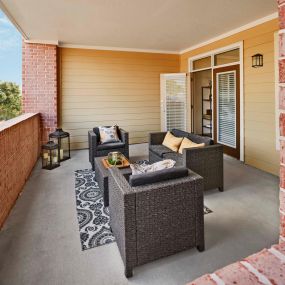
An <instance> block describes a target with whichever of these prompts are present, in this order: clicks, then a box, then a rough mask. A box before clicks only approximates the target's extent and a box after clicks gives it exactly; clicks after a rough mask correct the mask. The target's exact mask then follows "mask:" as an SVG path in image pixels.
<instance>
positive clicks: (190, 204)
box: [109, 167, 204, 277]
mask: <svg viewBox="0 0 285 285" xmlns="http://www.w3.org/2000/svg"><path fill="white" fill-rule="evenodd" d="M183 169H184V171H186V173H185V174H184V176H183V177H180V178H177V176H176V179H170V180H169V176H168V173H166V172H167V171H170V172H172V171H173V170H174V171H175V169H173V168H172V170H168V169H167V170H162V172H163V175H161V174H162V173H160V172H161V171H157V177H158V178H161V177H162V176H168V178H167V179H168V180H165V181H160V182H158V181H157V182H154V183H150V184H145V181H144V180H145V179H140V180H141V182H142V185H141V186H135V187H134V186H131V185H130V184H129V183H131V181H134V180H132V179H131V178H132V176H130V177H129V178H128V177H126V176H127V175H126V176H123V174H122V173H121V172H120V171H119V170H118V169H117V168H115V167H113V168H110V178H109V183H110V188H111V189H112V191H110V193H109V211H110V223H111V228H112V231H113V234H114V236H115V238H116V242H117V245H118V248H119V251H120V254H121V257H122V259H123V262H124V265H125V275H126V277H131V276H132V274H133V268H134V267H136V266H138V265H142V264H145V263H147V262H150V261H152V260H155V259H158V258H161V257H165V256H168V255H171V254H174V253H177V252H179V251H183V250H186V249H189V248H192V247H197V249H198V250H199V251H203V250H204V214H203V178H202V177H201V176H199V175H198V174H196V173H194V172H192V171H191V170H188V169H186V168H183ZM183 169H182V172H183ZM166 174H167V175H166ZM140 175H145V174H140ZM140 175H134V176H136V177H138V176H140ZM148 175H149V173H148V174H146V176H148ZM170 175H171V174H170ZM150 176H152V181H154V180H155V179H154V180H153V178H154V177H153V174H150Z"/></svg>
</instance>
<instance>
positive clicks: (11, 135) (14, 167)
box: [0, 114, 40, 228]
mask: <svg viewBox="0 0 285 285" xmlns="http://www.w3.org/2000/svg"><path fill="white" fill-rule="evenodd" d="M39 141H40V117H39V114H25V115H22V116H19V117H17V118H15V119H12V120H10V121H8V122H7V123H2V124H1V127H0V149H1V151H0V228H1V227H2V225H3V223H4V221H5V219H6V218H7V216H8V214H9V212H10V210H11V208H12V207H13V205H14V203H15V201H16V199H17V197H18V195H19V193H20V192H21V191H22V188H23V186H24V184H25V182H26V180H27V179H28V177H29V175H30V173H31V171H32V169H33V167H34V165H35V163H36V161H37V159H38V157H39V153H40V151H39V149H40V148H39Z"/></svg>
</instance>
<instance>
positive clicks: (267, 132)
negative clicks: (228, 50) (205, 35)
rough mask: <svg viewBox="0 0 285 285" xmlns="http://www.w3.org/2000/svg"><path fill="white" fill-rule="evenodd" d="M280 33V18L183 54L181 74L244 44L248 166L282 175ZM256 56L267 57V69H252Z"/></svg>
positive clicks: (245, 129) (245, 127) (245, 121)
mask: <svg viewBox="0 0 285 285" xmlns="http://www.w3.org/2000/svg"><path fill="white" fill-rule="evenodd" d="M276 31H278V20H277V19H276V20H272V21H269V22H266V23H264V24H261V25H259V26H256V27H254V28H251V29H248V30H246V31H243V32H240V33H238V34H235V35H233V36H230V37H227V38H225V39H222V40H219V41H217V42H214V43H211V44H209V45H207V46H203V47H201V48H198V49H196V50H193V51H190V52H187V53H185V54H182V55H181V65H180V71H181V72H187V71H188V59H189V58H190V57H193V56H196V55H199V54H202V53H205V52H209V51H211V50H214V49H217V48H221V47H224V46H227V45H230V44H233V43H236V42H239V41H243V44H244V51H243V52H244V86H243V88H244V135H245V137H244V143H245V163H247V164H249V165H252V166H254V167H257V168H259V169H262V170H264V171H267V172H270V173H272V174H275V175H278V174H279V152H278V150H276V135H277V134H276V121H275V118H276V117H275V111H276V110H275V75H274V71H275V66H274V33H275V32H276ZM256 53H261V54H263V59H264V66H263V67H261V68H252V66H251V56H252V55H254V54H256Z"/></svg>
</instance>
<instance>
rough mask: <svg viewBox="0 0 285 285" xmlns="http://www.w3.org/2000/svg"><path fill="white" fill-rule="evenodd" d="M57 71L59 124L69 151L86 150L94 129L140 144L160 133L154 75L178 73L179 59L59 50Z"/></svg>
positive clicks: (129, 53) (155, 77)
mask: <svg viewBox="0 0 285 285" xmlns="http://www.w3.org/2000/svg"><path fill="white" fill-rule="evenodd" d="M60 70H61V76H60V77H61V88H60V89H61V96H60V104H61V114H60V120H61V125H62V127H63V128H64V129H65V130H66V131H68V132H70V134H71V146H72V148H73V149H82V148H87V147H88V142H87V131H88V130H90V129H92V128H93V127H94V126H99V125H113V124H117V125H119V126H120V127H122V128H124V129H126V130H127V131H129V133H130V143H141V142H147V140H148V133H149V132H153V131H159V130H160V74H161V73H172V72H178V71H179V55H168V54H154V53H153V54H150V53H135V52H117V51H99V50H87V49H70V48H61V49H60Z"/></svg>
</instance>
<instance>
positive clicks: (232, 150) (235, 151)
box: [213, 64, 240, 159]
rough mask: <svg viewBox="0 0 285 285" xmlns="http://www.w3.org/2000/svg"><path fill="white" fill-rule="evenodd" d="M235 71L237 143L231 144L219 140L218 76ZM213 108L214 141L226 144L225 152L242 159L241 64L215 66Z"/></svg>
mask: <svg viewBox="0 0 285 285" xmlns="http://www.w3.org/2000/svg"><path fill="white" fill-rule="evenodd" d="M229 73H233V74H234V75H235V97H236V98H235V106H234V108H235V130H234V133H235V145H234V146H233V145H229V144H227V143H225V142H222V141H220V140H219V134H220V132H219V131H220V130H219V100H220V98H219V96H218V90H219V84H218V76H219V75H220V74H229ZM213 109H214V116H213V119H214V128H215V131H214V141H215V142H216V143H221V144H223V146H224V152H225V153H226V154H228V155H230V156H233V157H235V158H237V159H240V66H239V64H237V65H231V66H226V67H220V68H215V69H214V70H213Z"/></svg>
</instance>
